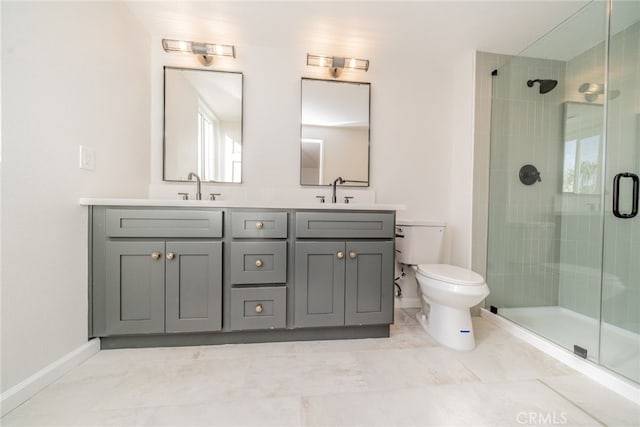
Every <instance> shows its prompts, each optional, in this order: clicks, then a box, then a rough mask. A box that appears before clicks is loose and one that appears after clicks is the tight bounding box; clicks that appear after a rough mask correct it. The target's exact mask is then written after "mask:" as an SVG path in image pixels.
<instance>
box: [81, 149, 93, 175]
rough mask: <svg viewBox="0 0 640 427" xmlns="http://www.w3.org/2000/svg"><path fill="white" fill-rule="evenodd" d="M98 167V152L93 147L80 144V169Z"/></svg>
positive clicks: (90, 169)
mask: <svg viewBox="0 0 640 427" xmlns="http://www.w3.org/2000/svg"><path fill="white" fill-rule="evenodd" d="M95 168H96V153H95V151H94V149H93V148H89V147H87V146H85V145H81V146H80V169H85V170H89V171H92V170H95Z"/></svg>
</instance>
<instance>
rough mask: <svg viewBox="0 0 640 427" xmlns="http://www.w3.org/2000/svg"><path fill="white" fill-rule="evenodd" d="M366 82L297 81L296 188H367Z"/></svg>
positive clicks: (367, 133)
mask: <svg viewBox="0 0 640 427" xmlns="http://www.w3.org/2000/svg"><path fill="white" fill-rule="evenodd" d="M370 87H371V85H370V84H369V83H355V82H343V81H335V80H317V79H307V78H303V79H302V88H301V126H300V184H301V185H330V184H331V183H332V182H333V180H334V179H335V178H336V177H337V176H342V177H344V179H345V180H347V181H360V182H347V183H346V185H351V186H360V187H362V186H364V187H366V186H368V185H369V105H370V103H369V98H370Z"/></svg>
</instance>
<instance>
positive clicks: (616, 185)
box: [613, 172, 640, 219]
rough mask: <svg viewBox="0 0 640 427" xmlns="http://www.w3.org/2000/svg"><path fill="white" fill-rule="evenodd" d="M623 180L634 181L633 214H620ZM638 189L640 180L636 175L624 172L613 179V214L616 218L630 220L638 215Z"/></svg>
mask: <svg viewBox="0 0 640 427" xmlns="http://www.w3.org/2000/svg"><path fill="white" fill-rule="evenodd" d="M622 178H631V180H632V181H633V193H632V199H631V213H621V212H620V180H621V179H622ZM638 187H640V179H638V175H636V174H635V173H631V172H622V173H619V174H617V175H616V176H614V177H613V214H614V215H615V216H616V217H618V218H624V219H628V218H633V217H635V216H636V215H638V191H639V190H638Z"/></svg>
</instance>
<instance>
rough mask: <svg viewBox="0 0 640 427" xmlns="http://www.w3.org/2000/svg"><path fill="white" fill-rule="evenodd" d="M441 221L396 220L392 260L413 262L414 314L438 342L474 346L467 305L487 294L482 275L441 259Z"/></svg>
mask: <svg viewBox="0 0 640 427" xmlns="http://www.w3.org/2000/svg"><path fill="white" fill-rule="evenodd" d="M444 230H445V225H444V224H442V223H433V222H425V221H398V223H397V224H396V261H397V262H399V263H402V264H406V265H411V266H414V269H415V273H416V280H417V281H418V285H419V290H420V300H421V303H422V311H420V312H418V314H417V315H416V317H417V319H418V321H419V322H420V324H421V325H422V326H423V327H424V329H425V330H426V331H427V332H428V333H429V335H431V336H432V337H433V338H434V339H435V340H436V341H438V342H439V343H441V344H443V345H445V346H447V347H450V348H453V349H455V350H473V349H474V348H475V346H476V341H475V337H474V335H473V325H472V323H471V313H470V308H471V307H473V306H474V305H476V304H478V303H479V302H481V301H482V300H483V299H484V298H486V297H487V295H489V287H488V286H487V284H486V283H485V282H484V279H483V278H482V276H480V275H479V274H477V273H474V272H473V271H471V270H467V269H464V268H461V267H456V266H454V265H449V264H437V263H438V262H440V261H441V258H442V256H441V253H442V238H443V236H444Z"/></svg>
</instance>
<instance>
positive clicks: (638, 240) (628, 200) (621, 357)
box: [600, 1, 640, 382]
mask: <svg viewBox="0 0 640 427" xmlns="http://www.w3.org/2000/svg"><path fill="white" fill-rule="evenodd" d="M610 29H611V31H610V34H611V35H610V38H609V82H608V87H607V89H606V92H607V95H608V99H607V153H606V178H605V195H606V197H605V223H604V263H603V274H602V278H603V281H602V329H601V349H600V363H602V364H603V365H605V366H606V367H608V368H609V369H611V370H613V371H615V372H618V373H620V374H622V375H624V376H626V377H628V378H630V379H632V380H634V381H636V382H640V339H639V338H638V337H639V336H640V215H635V211H637V200H638V194H637V191H638V185H637V184H635V188H634V180H637V179H638V178H637V176H638V175H640V118H639V117H640V56H639V52H640V2H637V1H634V2H628V1H614V2H613V3H612V8H611V21H610ZM601 96H604V94H603V95H601ZM634 177H635V178H634ZM615 181H617V183H618V185H615V186H614V182H615ZM636 182H637V181H636ZM614 196H616V200H615V202H614ZM634 198H635V203H636V206H634ZM614 210H616V211H617V213H614ZM616 214H617V215H618V216H616Z"/></svg>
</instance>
